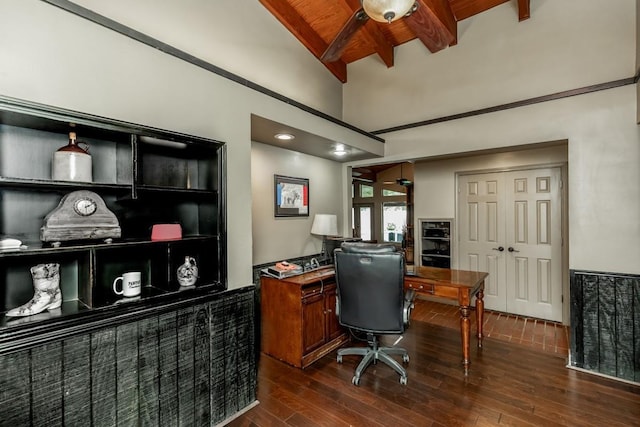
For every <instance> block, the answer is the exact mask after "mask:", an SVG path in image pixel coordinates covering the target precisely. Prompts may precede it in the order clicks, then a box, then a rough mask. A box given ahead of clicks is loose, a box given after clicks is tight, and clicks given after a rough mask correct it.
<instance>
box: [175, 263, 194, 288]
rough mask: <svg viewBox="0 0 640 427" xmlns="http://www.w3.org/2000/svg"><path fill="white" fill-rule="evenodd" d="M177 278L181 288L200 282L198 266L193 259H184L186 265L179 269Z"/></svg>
mask: <svg viewBox="0 0 640 427" xmlns="http://www.w3.org/2000/svg"><path fill="white" fill-rule="evenodd" d="M177 277H178V283H179V284H180V286H193V285H195V284H196V281H197V280H198V266H197V265H196V260H195V259H194V258H193V257H190V256H185V257H184V264H182V265H181V266H180V267H178V272H177Z"/></svg>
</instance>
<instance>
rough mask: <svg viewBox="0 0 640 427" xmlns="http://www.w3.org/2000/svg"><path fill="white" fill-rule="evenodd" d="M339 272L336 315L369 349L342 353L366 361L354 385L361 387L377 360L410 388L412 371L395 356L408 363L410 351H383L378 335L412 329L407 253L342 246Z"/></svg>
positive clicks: (337, 262) (383, 247) (364, 245)
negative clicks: (405, 284) (363, 337)
mask: <svg viewBox="0 0 640 427" xmlns="http://www.w3.org/2000/svg"><path fill="white" fill-rule="evenodd" d="M335 271H336V281H337V286H338V295H337V304H336V305H337V307H336V310H337V315H338V319H339V322H340V324H341V325H343V326H345V327H346V328H349V329H350V330H351V331H352V334H353V335H354V336H356V335H357V334H358V333H360V334H366V339H367V342H368V344H369V345H368V347H353V348H343V349H339V350H338V363H342V356H345V355H361V356H364V357H363V359H362V361H361V362H360V364H359V365H358V367H357V368H356V371H355V375H354V377H353V379H352V381H351V382H352V383H353V384H355V385H358V384H359V383H360V377H361V375H362V373H363V372H364V370H365V369H366V368H367V367H368V366H369V365H370V364H371V363H377V361H378V360H380V361H382V362H384V363H386V364H387V365H389V366H391V367H392V368H393V369H394V370H395V371H396V372H398V373H399V374H400V384H406V383H407V371H406V370H405V369H404V367H403V366H402V365H401V364H400V363H399V362H397V361H396V360H395V359H393V358H392V357H391V356H390V355H392V354H393V355H401V356H402V361H403V362H404V363H408V362H409V353H407V350H405V349H403V348H398V347H380V346H379V345H378V335H381V334H393V335H398V334H402V333H403V332H404V330H405V327H406V326H408V325H409V316H410V314H411V308H412V307H413V297H414V292H413V291H409V292H408V293H407V294H406V295H405V292H404V287H403V282H404V273H405V261H404V253H403V252H402V251H400V250H398V249H397V248H396V247H395V246H393V245H382V244H371V243H343V244H342V245H341V247H340V249H336V250H335Z"/></svg>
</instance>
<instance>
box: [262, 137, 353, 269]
mask: <svg viewBox="0 0 640 427" xmlns="http://www.w3.org/2000/svg"><path fill="white" fill-rule="evenodd" d="M341 169H342V167H341V164H340V163H336V162H333V161H330V160H325V159H321V158H319V157H314V156H308V155H306V154H302V153H298V152H295V151H290V150H283V149H281V148H277V147H273V146H271V145H266V144H260V143H257V142H254V143H253V144H252V148H251V189H252V194H253V204H252V207H251V209H252V212H253V264H254V265H257V264H264V263H267V262H272V261H279V260H286V259H291V258H297V257H300V256H306V255H312V254H317V253H320V251H321V249H322V238H321V237H319V236H314V235H311V234H310V231H311V224H312V223H313V218H314V215H315V214H317V213H327V214H335V215H338V229H341V228H342V223H341V221H342V220H341V218H340V216H341V213H342V211H343V205H342V197H341V192H342V176H341ZM274 174H277V175H285V176H293V177H297V178H308V179H309V216H308V217H295V218H282V217H280V218H275V217H274V212H273V203H274V200H273V199H274V188H273V185H274V177H273V176H274Z"/></svg>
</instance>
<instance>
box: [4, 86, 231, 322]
mask: <svg viewBox="0 0 640 427" xmlns="http://www.w3.org/2000/svg"><path fill="white" fill-rule="evenodd" d="M69 132H75V133H76V134H77V136H78V141H80V142H85V143H86V144H88V146H89V153H90V155H91V156H92V165H93V182H73V181H59V180H53V179H51V170H52V166H51V161H52V157H53V154H54V152H55V151H56V150H57V149H58V148H60V147H62V146H64V145H66V143H67V140H68V134H69ZM224 162H225V150H224V144H223V143H221V142H219V141H215V140H209V139H205V138H200V137H195V136H189V135H185V134H180V133H174V132H170V131H164V130H159V129H156V128H148V127H144V126H141V125H135V124H131V123H125V122H120V121H115V120H110V119H106V118H102V117H96V116H91V115H87V114H82V113H76V112H71V111H65V110H61V109H57V108H54V107H46V106H41V105H36V104H32V103H27V102H22V101H17V100H12V99H5V98H2V97H0V236H1V237H14V238H17V239H20V240H21V241H23V243H24V244H25V245H26V248H23V249H20V250H15V251H10V250H3V251H0V292H1V294H2V295H4V297H3V298H1V299H0V334H2V332H3V330H4V329H6V328H12V327H18V328H25V327H29V326H33V325H35V324H38V323H41V322H47V321H51V319H52V318H54V317H56V316H58V317H62V318H64V317H65V316H67V315H71V316H76V315H78V314H87V313H89V314H90V313H91V311H92V310H95V309H98V308H100V309H102V308H104V307H112V308H114V309H117V308H119V307H120V306H121V305H124V304H121V298H119V297H118V296H116V295H115V294H113V292H112V290H111V287H112V281H113V279H115V277H117V276H119V275H121V274H122V273H123V272H125V271H142V273H143V292H142V295H141V297H140V298H139V299H138V300H139V301H138V303H140V304H146V303H148V302H149V300H153V299H154V298H156V297H158V296H160V295H162V296H165V295H166V294H176V296H177V294H178V292H179V291H180V290H181V289H180V286H179V285H178V283H177V279H176V277H175V271H176V269H177V267H178V266H179V265H180V264H182V263H183V262H184V257H185V256H187V255H188V256H192V257H194V258H195V259H196V261H197V263H198V267H199V270H200V272H199V276H200V277H199V280H198V282H197V284H196V286H197V287H198V286H200V287H202V288H207V289H208V290H211V289H212V288H215V289H218V290H224V289H226V270H225V268H226V267H225V266H226V256H225V252H224V250H225V247H226V244H225V233H224V230H225V218H224V200H223V198H222V196H221V195H222V194H224V179H225V177H224V167H225V166H224ZM77 190H89V191H92V192H94V193H96V194H98V195H99V196H100V197H101V198H102V199H103V200H104V202H105V204H106V206H107V208H108V209H109V210H110V211H111V212H113V213H114V214H115V215H116V217H117V218H118V221H119V225H120V227H121V230H122V236H121V238H115V239H113V241H112V242H111V243H105V242H104V241H101V240H82V241H71V242H61V244H60V245H59V247H55V246H53V245H52V244H51V243H50V242H41V241H40V227H41V226H42V224H43V219H44V217H45V216H46V215H47V214H48V213H49V212H50V211H51V210H52V209H54V208H55V207H56V206H57V205H58V203H59V202H60V200H61V198H62V197H63V196H64V195H65V194H68V193H70V192H72V191H77ZM159 223H179V224H180V225H181V228H182V233H183V236H184V238H182V239H180V240H169V241H155V242H152V241H151V240H150V234H151V228H152V226H153V225H154V224H159ZM40 263H59V264H60V282H61V290H62V296H63V302H64V304H63V309H62V310H60V311H59V312H57V313H58V314H54V313H43V314H42V315H34V316H28V317H26V318H22V319H5V316H4V313H5V312H6V311H7V310H9V309H11V308H14V307H17V306H20V305H22V304H24V303H26V302H28V301H29V299H30V298H31V296H32V295H33V286H32V278H31V275H30V271H29V270H30V267H31V266H33V265H37V264H40ZM65 307H76V308H70V309H65Z"/></svg>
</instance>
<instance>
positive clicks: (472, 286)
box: [404, 267, 489, 373]
mask: <svg viewBox="0 0 640 427" xmlns="http://www.w3.org/2000/svg"><path fill="white" fill-rule="evenodd" d="M488 275H489V274H488V273H483V272H477V271H465V270H449V269H446V268H436V267H416V269H415V271H414V272H413V273H409V274H407V275H406V276H405V277H404V286H405V289H413V290H415V291H416V292H418V293H421V294H425V295H433V296H437V297H442V298H447V299H451V300H455V301H457V303H458V306H459V307H460V333H461V334H462V365H463V366H464V369H465V373H466V372H467V371H468V369H469V364H470V363H471V361H470V359H469V348H470V346H469V341H470V335H471V332H470V329H471V325H470V323H471V322H470V320H469V312H470V306H471V299H472V298H473V296H475V297H476V320H477V324H478V335H477V337H478V347H480V348H482V321H483V317H484V300H483V298H484V279H485V278H486V277H487V276H488Z"/></svg>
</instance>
